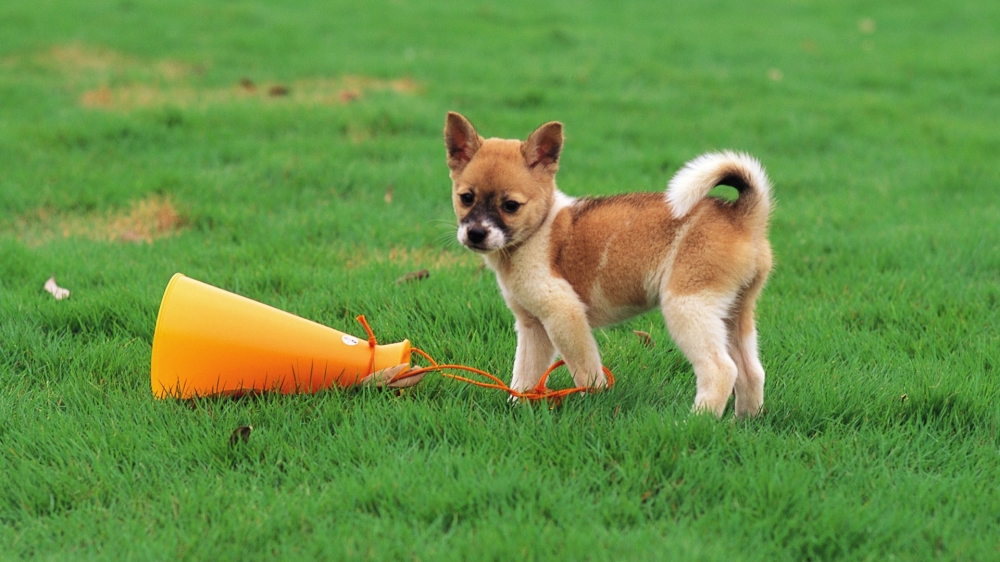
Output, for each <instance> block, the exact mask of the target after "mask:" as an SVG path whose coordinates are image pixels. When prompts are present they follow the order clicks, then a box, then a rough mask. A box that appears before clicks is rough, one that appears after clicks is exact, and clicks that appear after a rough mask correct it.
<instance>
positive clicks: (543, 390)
mask: <svg viewBox="0 0 1000 562" xmlns="http://www.w3.org/2000/svg"><path fill="white" fill-rule="evenodd" d="M358 322H360V323H361V325H362V326H364V328H365V332H367V333H368V347H369V348H370V349H371V361H369V363H368V372H367V373H365V376H368V375H370V374H372V373H373V372H374V371H375V346H376V345H378V341H377V340H376V339H375V333H374V332H372V329H371V326H369V325H368V321H367V320H365V316H364V315H363V314H362V315H360V316H358ZM411 351H413V352H415V353H417V354H418V355H420V356H421V357H423V358H424V359H426V360H427V361H428V362H430V364H431V366H430V367H420V368H417V369H410V370H409V371H404V372H402V373H400V374H398V375H396V376H394V377H393V378H392V379H391V380H390V381H389V383H388V384H390V385H391V384H392V383H395V382H398V381H401V380H405V379H408V378H411V377H415V376H418V375H423V374H425V373H430V372H433V371H437V372H441V371H444V370H446V369H454V370H456V371H467V372H470V373H475V374H477V375H480V376H483V377H486V378H488V379H490V380H491V381H493V382H483V381H478V380H475V379H470V378H468V377H463V376H460V375H453V374H451V373H441V376H444V377H448V378H450V379H455V380H458V381H462V382H466V383H469V384H473V385H476V386H481V387H483V388H495V389H498V390H502V391H504V392H506V393H507V394H509V395H511V396H513V397H515V398H518V399H524V400H529V401H538V400H549V401H551V402H554V403H555V404H559V403H560V402H562V399H563V398H565V397H566V396H569V395H570V394H576V393H578V392H589V391H592V390H594V389H593V388H590V387H586V386H576V387H573V388H563V389H558V390H553V389H550V388H548V387H547V386H545V385H546V382H548V379H549V375H551V374H552V371H555V370H556V369H558V368H559V367H562V366H563V365H565V364H566V362H565V361H563V360H562V359H560V360H559V361H556V362H555V363H553V364H552V366H551V367H549V368H548V370H546V371H545V373H543V374H542V377H541V378H540V379H539V380H538V384H536V385H535V387H534V388H532V389H530V390H526V391H524V392H521V391H518V390H514V389H513V388H511V387H509V386H507V385H506V384H505V383H504V382H503V381H502V380H500V378H499V377H497V376H495V375H493V374H491V373H488V372H486V371H483V370H481V369H477V368H475V367H469V366H466V365H454V364H448V365H441V364H439V363H438V362H437V361H435V360H434V358H433V357H431V356H430V354H428V353H427V352H426V351H424V350H422V349H420V348H419V347H412V348H411ZM601 370H602V371H604V375H605V376H606V377H608V388H611V387H612V386H614V384H615V376H614V375H613V374H611V370H610V369H608V368H607V367H605V366H603V365H601Z"/></svg>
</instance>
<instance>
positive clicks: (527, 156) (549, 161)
mask: <svg viewBox="0 0 1000 562" xmlns="http://www.w3.org/2000/svg"><path fill="white" fill-rule="evenodd" d="M562 147H563V126H562V123H560V122H558V121H551V122H549V123H546V124H544V125H542V126H541V127H539V128H537V129H535V132H533V133H531V136H530V137H528V140H526V141H524V142H523V143H521V152H522V153H523V154H524V161H525V162H527V163H528V168H531V169H533V170H543V171H546V172H549V173H552V174H554V173H556V171H557V170H558V169H559V154H560V153H561V152H562Z"/></svg>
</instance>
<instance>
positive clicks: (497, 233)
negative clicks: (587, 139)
mask: <svg viewBox="0 0 1000 562" xmlns="http://www.w3.org/2000/svg"><path fill="white" fill-rule="evenodd" d="M444 142H445V146H446V147H447V148H448V167H449V168H450V169H451V181H452V190H451V198H452V204H453V205H454V207H455V215H456V216H457V217H458V241H459V242H461V243H462V244H463V245H465V246H466V247H467V248H469V249H470V250H473V251H476V252H482V253H488V252H494V251H497V250H502V249H509V248H512V247H515V246H517V245H519V244H520V243H521V242H524V241H525V240H527V239H528V238H529V237H530V236H531V235H532V234H534V233H535V231H536V230H538V227H539V226H541V225H542V223H543V222H544V221H545V218H546V216H547V215H548V213H549V209H551V207H552V202H553V198H554V194H555V189H556V183H555V177H556V171H557V170H558V169H559V153H560V151H561V150H562V145H563V134H562V124H561V123H557V122H551V123H546V124H544V125H542V126H541V127H539V128H538V129H536V130H535V132H533V133H531V136H529V137H528V140H526V141H523V142H522V141H517V140H502V139H483V138H482V137H480V136H479V133H477V132H476V129H475V128H474V127H473V126H472V123H470V122H469V120H468V119H466V118H465V117H462V116H461V115H459V114H458V113H454V112H451V113H448V119H447V121H446V122H445V128H444Z"/></svg>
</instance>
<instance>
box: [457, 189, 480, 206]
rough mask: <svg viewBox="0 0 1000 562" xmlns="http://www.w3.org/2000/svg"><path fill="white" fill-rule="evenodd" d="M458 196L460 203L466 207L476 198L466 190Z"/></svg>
mask: <svg viewBox="0 0 1000 562" xmlns="http://www.w3.org/2000/svg"><path fill="white" fill-rule="evenodd" d="M458 198H459V199H460V200H461V201H462V204H463V205H465V206H466V207H468V206H469V205H472V202H473V201H475V200H476V196H475V195H473V194H471V193H468V192H466V193H463V194H461V195H459V196H458Z"/></svg>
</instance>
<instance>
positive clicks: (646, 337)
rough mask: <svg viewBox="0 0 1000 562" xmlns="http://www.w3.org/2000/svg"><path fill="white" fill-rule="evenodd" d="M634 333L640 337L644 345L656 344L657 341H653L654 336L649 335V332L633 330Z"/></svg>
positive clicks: (651, 345)
mask: <svg viewBox="0 0 1000 562" xmlns="http://www.w3.org/2000/svg"><path fill="white" fill-rule="evenodd" d="M632 333H634V334H635V335H636V337H638V338H639V341H640V342H641V343H642V345H644V346H646V347H653V346H654V345H656V342H654V341H653V337H652V336H650V335H649V332H643V331H642V330H632Z"/></svg>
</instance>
